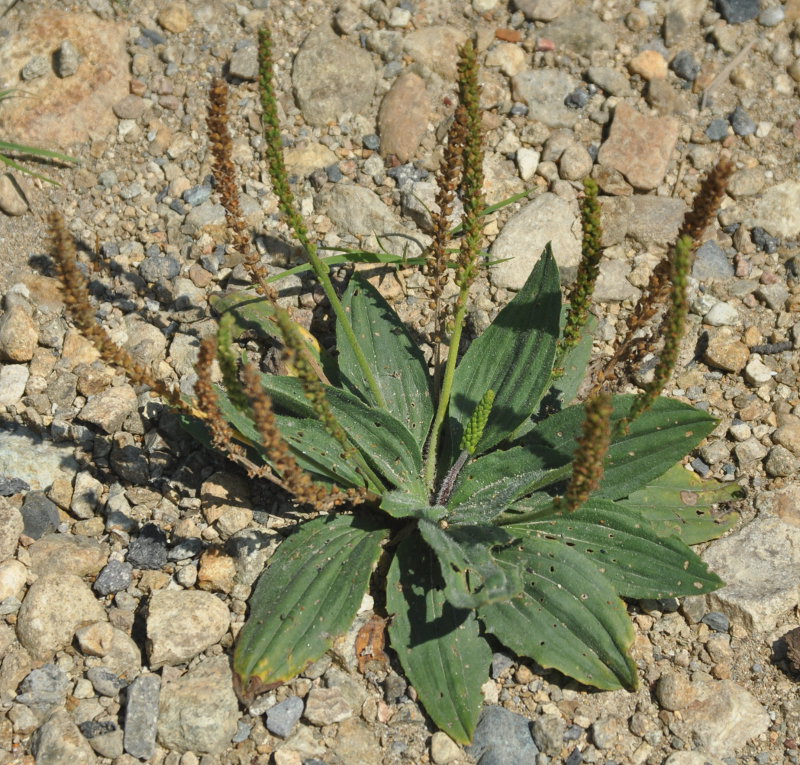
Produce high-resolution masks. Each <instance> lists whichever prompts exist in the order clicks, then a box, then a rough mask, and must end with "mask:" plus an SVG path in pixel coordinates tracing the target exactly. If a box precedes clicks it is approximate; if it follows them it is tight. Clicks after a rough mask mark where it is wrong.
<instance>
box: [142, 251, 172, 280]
mask: <svg viewBox="0 0 800 765" xmlns="http://www.w3.org/2000/svg"><path fill="white" fill-rule="evenodd" d="M180 272H181V264H180V262H179V261H178V259H177V258H175V257H173V256H172V255H164V254H162V253H158V254H157V255H148V256H147V257H146V258H145V259H144V260H143V261H142V262H141V263H140V264H139V274H140V275H141V277H142V278H143V279H144V280H146V281H148V282H152V283H155V282H157V281H159V280H161V279H174V278H175V277H176V276H177V275H178V274H179V273H180Z"/></svg>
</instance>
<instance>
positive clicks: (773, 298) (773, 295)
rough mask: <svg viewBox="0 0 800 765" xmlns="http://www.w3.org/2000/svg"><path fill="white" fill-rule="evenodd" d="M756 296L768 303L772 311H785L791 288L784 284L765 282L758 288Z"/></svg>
mask: <svg viewBox="0 0 800 765" xmlns="http://www.w3.org/2000/svg"><path fill="white" fill-rule="evenodd" d="M756 297H757V298H758V299H759V300H762V301H763V302H764V303H766V305H767V307H768V308H769V309H770V310H771V311H783V309H784V308H785V307H786V301H787V300H788V299H789V290H787V289H786V287H785V286H784V285H783V284H780V283H776V284H764V285H762V286H761V287H759V288H758V289H757V290H756Z"/></svg>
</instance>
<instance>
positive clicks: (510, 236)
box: [489, 192, 581, 290]
mask: <svg viewBox="0 0 800 765" xmlns="http://www.w3.org/2000/svg"><path fill="white" fill-rule="evenodd" d="M577 221H578V218H577V213H576V211H575V210H574V209H573V206H572V205H571V204H570V203H569V202H567V201H565V200H564V199H562V198H561V197H557V196H556V195H555V194H551V193H550V192H545V193H544V194H540V195H539V196H538V197H536V199H534V200H533V201H532V202H529V203H528V204H527V205H525V206H524V207H523V208H522V209H521V210H520V211H519V212H517V213H515V214H514V215H512V216H511V218H509V219H508V222H507V223H506V225H505V226H504V227H503V230H502V231H501V232H500V234H499V236H498V237H497V239H495V241H494V243H493V244H492V249H491V254H492V258H493V259H495V258H496V259H504V258H510V260H506V261H505V262H504V263H498V264H497V265H495V266H492V268H491V270H490V272H489V278H490V279H491V281H492V283H493V284H495V285H496V286H497V287H503V288H505V289H512V290H519V289H521V287H522V285H523V284H525V280H526V279H527V278H528V276H529V275H530V272H531V270H532V269H533V267H534V266H535V265H536V263H537V262H538V260H539V258H540V256H541V253H542V251H543V250H544V247H545V245H546V244H547V243H548V242H551V243H552V247H553V255H554V256H555V259H556V262H557V263H558V265H559V269H560V270H561V272H562V279H564V278H570V277H571V276H574V268H575V267H576V266H577V264H578V261H579V259H580V252H581V243H580V235H579V234H577V232H575V231H574V228H575V226H576V225H577Z"/></svg>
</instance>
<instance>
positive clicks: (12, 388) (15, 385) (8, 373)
mask: <svg viewBox="0 0 800 765" xmlns="http://www.w3.org/2000/svg"><path fill="white" fill-rule="evenodd" d="M29 377H30V371H29V370H28V365H27V364H5V365H4V366H3V367H2V369H0V406H15V405H16V404H18V403H19V400H20V399H21V398H22V397H23V396H24V395H25V386H26V385H27V384H28V378H29Z"/></svg>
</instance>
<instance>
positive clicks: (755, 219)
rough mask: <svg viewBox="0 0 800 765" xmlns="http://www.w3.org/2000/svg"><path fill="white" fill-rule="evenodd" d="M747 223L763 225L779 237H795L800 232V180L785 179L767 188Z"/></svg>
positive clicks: (750, 226) (762, 226) (749, 224)
mask: <svg viewBox="0 0 800 765" xmlns="http://www.w3.org/2000/svg"><path fill="white" fill-rule="evenodd" d="M745 225H747V226H748V227H749V228H752V227H754V226H761V228H763V229H764V230H765V231H767V233H769V234H771V235H772V236H776V237H778V238H779V239H793V238H795V237H796V236H797V235H798V234H800V181H784V182H783V183H779V184H777V185H776V186H773V187H772V188H770V189H767V190H766V191H765V192H764V193H763V194H762V195H761V197H760V198H759V199H758V200H757V201H756V203H755V208H754V210H753V214H752V216H750V217H748V218H747V219H746V221H745Z"/></svg>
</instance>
